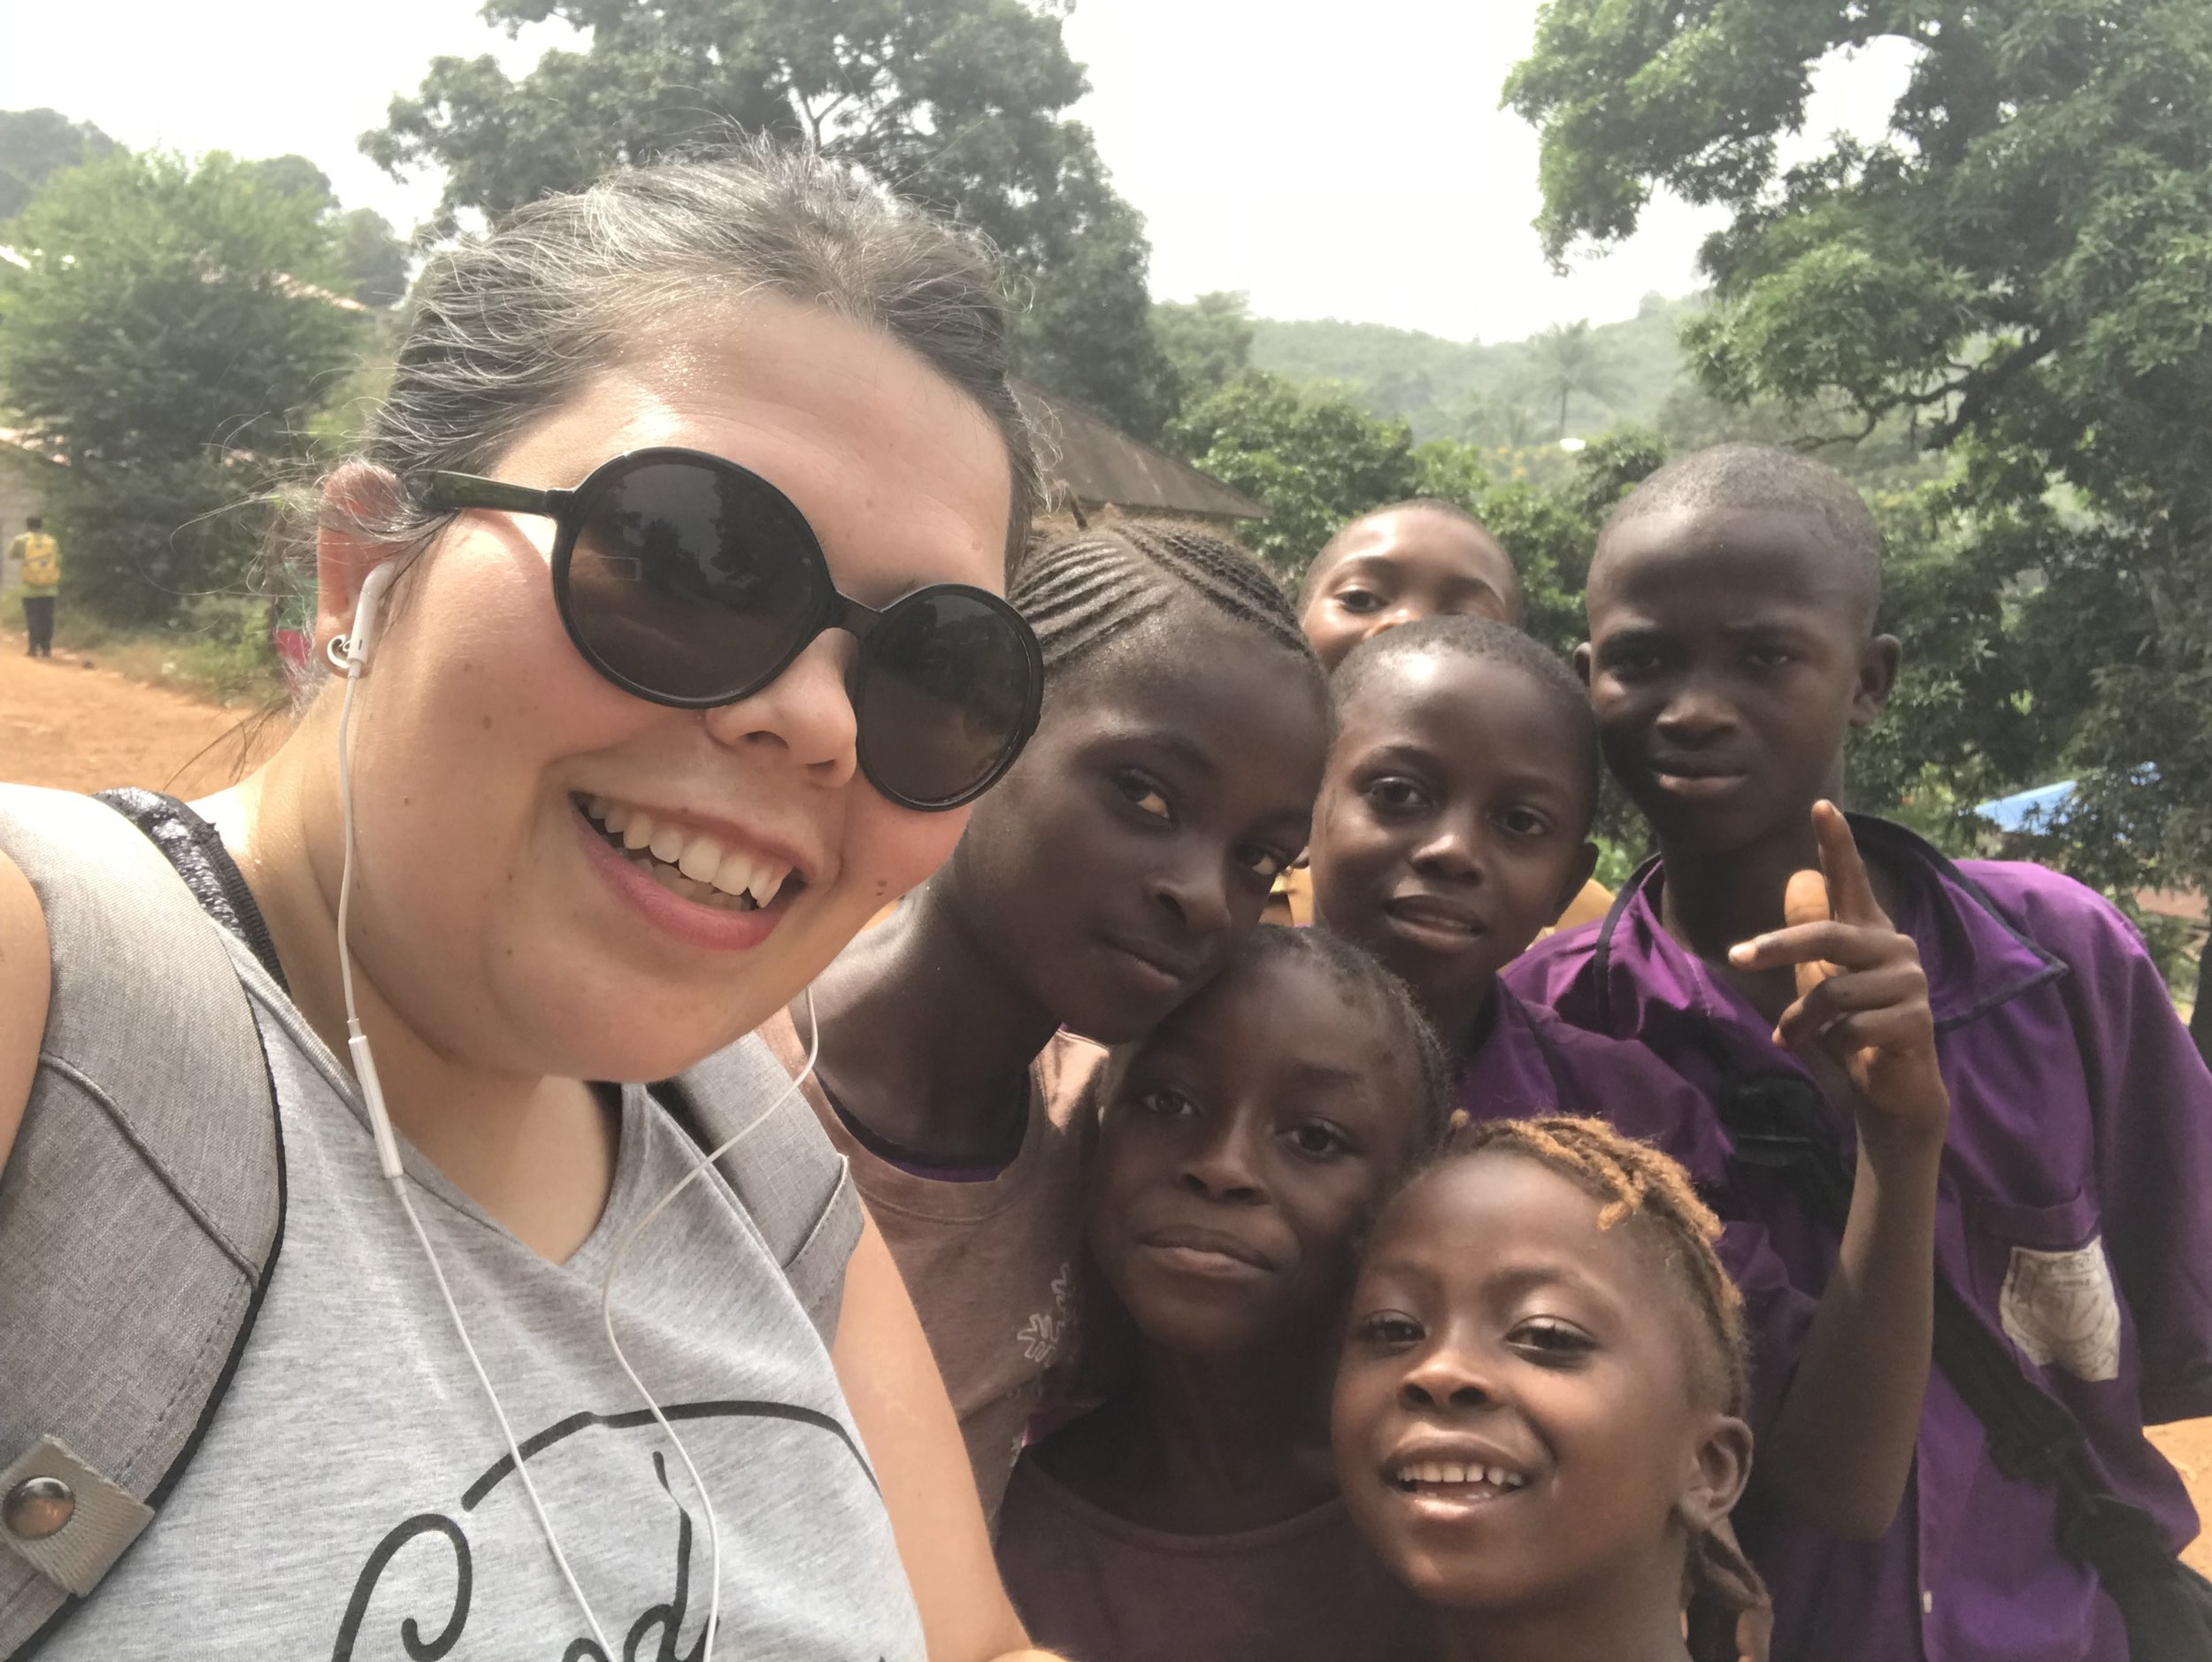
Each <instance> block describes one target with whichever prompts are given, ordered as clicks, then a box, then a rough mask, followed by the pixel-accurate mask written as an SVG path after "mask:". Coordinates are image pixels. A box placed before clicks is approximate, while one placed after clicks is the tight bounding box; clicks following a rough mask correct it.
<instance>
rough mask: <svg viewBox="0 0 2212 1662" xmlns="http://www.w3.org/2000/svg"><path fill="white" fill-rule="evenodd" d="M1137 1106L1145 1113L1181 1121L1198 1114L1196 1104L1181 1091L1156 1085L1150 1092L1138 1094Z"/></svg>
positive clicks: (1144, 1091)
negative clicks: (1187, 1116) (1183, 1118)
mask: <svg viewBox="0 0 2212 1662" xmlns="http://www.w3.org/2000/svg"><path fill="white" fill-rule="evenodd" d="M1137 1106H1138V1107H1140V1108H1141V1109H1143V1110H1144V1111H1145V1112H1147V1113H1151V1114H1161V1115H1164V1116H1165V1117H1167V1118H1170V1119H1180V1118H1182V1117H1184V1116H1186V1115H1189V1114H1194V1113H1196V1112H1198V1106H1197V1104H1194V1102H1192V1101H1191V1099H1190V1098H1189V1097H1187V1096H1184V1095H1183V1093H1182V1092H1181V1091H1179V1090H1176V1089H1173V1088H1172V1087H1170V1086H1166V1085H1156V1086H1154V1087H1153V1088H1152V1089H1150V1090H1143V1091H1139V1092H1138V1093H1137Z"/></svg>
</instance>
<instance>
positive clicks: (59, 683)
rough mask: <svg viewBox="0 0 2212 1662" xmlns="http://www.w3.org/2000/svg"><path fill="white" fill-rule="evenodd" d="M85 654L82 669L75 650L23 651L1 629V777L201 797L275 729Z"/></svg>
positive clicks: (263, 747) (266, 743)
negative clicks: (256, 726) (44, 654)
mask: <svg viewBox="0 0 2212 1662" xmlns="http://www.w3.org/2000/svg"><path fill="white" fill-rule="evenodd" d="M91 658H92V662H93V665H94V667H92V668H89V669H88V668H86V667H85V658H83V657H81V656H79V655H78V654H75V653H64V652H57V653H56V654H55V655H54V656H53V657H52V658H28V657H26V656H25V654H24V650H23V636H22V635H19V634H16V633H12V632H11V631H8V630H5V629H0V780H5V781H9V782H10V783H12V784H18V785H50V786H55V787H58V788H60V789H67V790H105V789H108V788H109V787H110V786H111V785H143V786H146V787H147V788H149V789H156V790H166V791H169V792H171V793H172V794H173V795H176V796H204V795H206V794H207V793H208V792H210V791H212V790H219V789H221V788H222V787H223V786H225V785H227V784H229V783H231V782H232V781H234V779H235V778H236V777H237V775H238V773H240V772H241V771H242V762H243V761H245V760H246V759H248V758H246V757H245V756H243V755H242V750H244V749H245V747H246V744H247V742H248V740H249V738H250V737H255V736H257V743H256V744H255V745H254V749H255V750H257V752H258V753H259V754H266V752H267V751H268V750H269V749H271V748H272V746H273V742H274V740H275V739H276V738H277V737H278V736H280V734H279V732H278V730H277V728H276V727H274V726H268V727H263V729H262V730H261V732H260V733H259V734H258V735H251V733H250V728H251V727H252V725H253V721H252V715H253V712H250V711H246V710H226V709H223V708H220V707H219V706H217V705H214V704H207V703H204V702H203V701H201V700H200V699H197V698H194V697H191V696H188V695H187V694H185V693H180V692H174V691H172V690H170V689H167V688H165V687H149V686H146V685H144V684H143V683H142V682H139V681H128V680H126V679H125V678H124V677H122V676H120V675H118V674H115V673H113V672H111V671H109V670H104V669H101V668H99V667H97V665H98V654H97V653H94V654H92V655H91ZM251 759H255V760H257V759H259V755H258V754H257V755H256V756H254V757H253V758H251Z"/></svg>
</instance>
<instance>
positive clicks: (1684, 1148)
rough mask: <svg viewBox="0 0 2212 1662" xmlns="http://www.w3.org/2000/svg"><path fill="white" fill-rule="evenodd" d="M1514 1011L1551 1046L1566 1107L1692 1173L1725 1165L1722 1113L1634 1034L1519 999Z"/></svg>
mask: <svg viewBox="0 0 2212 1662" xmlns="http://www.w3.org/2000/svg"><path fill="white" fill-rule="evenodd" d="M1505 996H1507V997H1509V998H1512V1000H1513V1013H1514V1015H1515V1016H1516V1017H1517V1018H1518V1019H1519V1020H1522V1021H1523V1022H1524V1023H1525V1027H1526V1031H1527V1033H1528V1035H1530V1037H1531V1039H1532V1040H1533V1042H1534V1043H1536V1044H1538V1045H1539V1046H1540V1047H1541V1048H1542V1050H1544V1052H1545V1057H1546V1060H1547V1061H1548V1064H1549V1065H1550V1071H1551V1072H1552V1073H1553V1075H1554V1083H1555V1088H1556V1090H1557V1093H1558V1102H1557V1104H1556V1105H1557V1107H1558V1108H1559V1109H1560V1111H1562V1112H1566V1113H1578V1114H1590V1115H1594V1116H1595V1117H1596V1118H1598V1119H1601V1120H1606V1121H1607V1122H1609V1124H1611V1125H1612V1126H1614V1127H1616V1128H1617V1129H1618V1130H1620V1131H1623V1132H1624V1133H1626V1134H1627V1135H1630V1136H1632V1137H1637V1138H1640V1139H1642V1140H1643V1141H1646V1142H1649V1143H1657V1144H1658V1145H1659V1146H1660V1147H1661V1148H1663V1149H1664V1150H1666V1151H1667V1152H1668V1153H1670V1154H1671V1155H1673V1156H1674V1158H1676V1159H1678V1160H1680V1161H1681V1162H1682V1163H1683V1164H1684V1165H1685V1166H1689V1167H1690V1168H1691V1169H1692V1170H1693V1171H1694V1172H1700V1173H1703V1172H1708V1171H1714V1170H1717V1169H1718V1168H1719V1166H1720V1165H1721V1163H1722V1160H1723V1157H1724V1152H1725V1150H1724V1144H1723V1143H1721V1142H1720V1140H1719V1119H1718V1116H1717V1114H1716V1112H1714V1109H1713V1107H1712V1104H1710V1103H1709V1101H1708V1100H1707V1099H1706V1097H1705V1095H1704V1093H1703V1092H1701V1091H1700V1090H1699V1089H1697V1087H1696V1086H1694V1085H1693V1084H1692V1083H1691V1082H1690V1081H1688V1080H1686V1079H1685V1078H1683V1076H1682V1075H1681V1074H1679V1073H1676V1072H1675V1071H1674V1070H1673V1069H1672V1068H1671V1067H1669V1066H1667V1065H1666V1063H1665V1062H1663V1061H1662V1060H1661V1059H1660V1058H1659V1057H1658V1056H1657V1055H1656V1054H1655V1052H1654V1051H1652V1050H1650V1049H1648V1048H1647V1047H1646V1046H1645V1045H1643V1044H1641V1043H1639V1042H1638V1041H1636V1040H1634V1039H1623V1038H1615V1037H1613V1036H1612V1035H1609V1034H1604V1033H1595V1032H1593V1031H1591V1030H1590V1029H1589V1028H1587V1027H1578V1026H1576V1025H1575V1024H1574V1023H1573V1022H1572V1021H1570V1020H1567V1019H1566V1018H1565V1017H1563V1016H1562V1015H1561V1014H1559V1012H1556V1011H1554V1010H1550V1009H1547V1008H1546V1007H1544V1006H1543V1005H1541V1004H1532V1003H1530V1002H1528V1001H1527V1000H1526V999H1525V998H1523V997H1517V996H1514V995H1513V993H1512V992H1511V990H1510V989H1506V990H1505Z"/></svg>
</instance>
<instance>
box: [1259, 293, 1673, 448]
mask: <svg viewBox="0 0 2212 1662" xmlns="http://www.w3.org/2000/svg"><path fill="white" fill-rule="evenodd" d="M1699 304H1700V302H1699V301H1698V300H1697V299H1696V298H1694V297H1693V298H1687V299H1681V300H1670V299H1667V298H1666V297H1665V296H1661V295H1656V294H1654V295H1649V296H1646V297H1645V300H1644V304H1643V309H1642V311H1641V312H1640V313H1639V314H1638V315H1637V316H1636V317H1634V318H1632V319H1629V320H1628V321H1627V322H1624V323H1607V324H1600V325H1597V326H1595V327H1591V328H1590V329H1589V330H1588V331H1587V335H1586V339H1584V340H1581V341H1579V342H1563V343H1556V342H1547V341H1546V338H1545V337H1544V336H1537V337H1535V338H1533V339H1531V340H1526V341H1504V342H1498V343H1496V344H1494V345H1486V344H1483V343H1481V342H1472V343H1470V342H1463V341H1447V340H1444V339H1442V338H1440V336H1437V335H1423V334H1421V333H1419V332H1418V331H1417V330H1413V329H1394V328H1392V327H1388V326H1387V325H1386V324H1380V323H1340V322H1338V321H1337V320H1336V319H1333V318H1331V319H1322V320H1320V321H1316V322H1281V321H1277V320H1275V319H1267V318H1255V319H1253V320H1252V325H1253V330H1254V337H1253V342H1252V363H1253V365H1254V366H1255V367H1256V368H1259V369H1266V370H1272V371H1275V372H1276V373H1279V374H1284V375H1291V376H1295V377H1298V378H1300V379H1325V380H1330V381H1345V382H1348V383H1349V384H1350V385H1351V386H1353V387H1355V388H1356V389H1358V390H1359V391H1360V393H1361V394H1362V395H1363V398H1364V401H1365V402H1366V404H1368V406H1369V407H1370V408H1371V410H1373V411H1374V412H1375V413H1377V414H1379V415H1393V416H1402V417H1404V418H1405V419H1406V420H1408V421H1409V422H1410V423H1411V424H1412V426H1413V431H1414V436H1415V437H1416V438H1418V439H1432V438H1447V437H1448V438H1464V439H1470V440H1473V441H1475V442H1479V443H1485V444H1512V445H1519V444H1527V443H1533V442H1542V441H1544V440H1548V439H1551V438H1555V437H1557V436H1559V415H1560V394H1561V391H1562V381H1563V380H1566V381H1570V382H1571V383H1576V384H1575V385H1574V386H1573V389H1572V390H1571V391H1569V394H1568V399H1567V419H1566V431H1567V432H1568V433H1570V434H1584V435H1589V434H1595V433H1599V432H1602V431H1603V430H1604V429H1605V428H1607V427H1614V426H1617V425H1619V424H1621V423H1624V422H1650V421H1653V420H1655V419H1656V418H1657V416H1658V414H1659V410H1660V406H1661V404H1663V402H1664V401H1665V399H1666V397H1667V395H1668V394H1669V392H1671V390H1672V389H1674V388H1675V386H1676V384H1677V382H1678V378H1679V376H1680V374H1681V369H1682V357H1681V351H1680V349H1679V348H1678V346H1677V344H1676V340H1675V335H1676V331H1677V329H1678V327H1680V325H1681V323H1682V320H1683V319H1685V318H1686V317H1687V316H1689V315H1690V314H1691V313H1692V312H1694V311H1695V310H1696V309H1697V307H1698V305H1699ZM1568 365H1572V366H1573V373H1566V370H1567V366H1568Z"/></svg>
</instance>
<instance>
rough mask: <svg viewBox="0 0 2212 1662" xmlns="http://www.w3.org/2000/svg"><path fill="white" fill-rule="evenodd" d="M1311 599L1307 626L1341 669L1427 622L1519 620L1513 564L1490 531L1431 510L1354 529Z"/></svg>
mask: <svg viewBox="0 0 2212 1662" xmlns="http://www.w3.org/2000/svg"><path fill="white" fill-rule="evenodd" d="M1329 558H1330V561H1331V564H1330V566H1329V567H1328V569H1327V570H1326V571H1325V573H1323V574H1322V576H1321V578H1320V580H1319V581H1317V582H1316V583H1315V584H1314V586H1313V591H1312V593H1311V594H1310V596H1308V597H1307V600H1306V604H1305V610H1304V612H1303V613H1302V615H1301V616H1300V618H1299V619H1298V622H1299V627H1302V628H1303V629H1304V630H1305V632H1306V638H1307V639H1308V640H1309V641H1311V642H1313V650H1315V651H1316V652H1317V653H1319V654H1320V657H1321V661H1322V662H1323V663H1324V664H1325V665H1327V666H1329V667H1330V668H1331V669H1334V668H1335V667H1336V666H1338V665H1339V664H1340V663H1342V662H1343V661H1344V656H1345V654H1346V653H1348V652H1349V651H1350V650H1352V649H1353V648H1354V647H1356V646H1357V645H1358V644H1359V643H1360V642H1362V641H1364V640H1365V639H1367V637H1368V636H1370V635H1380V634H1381V633H1382V632H1383V631H1384V630H1385V629H1390V628H1395V627H1397V626H1398V625H1399V624H1402V623H1417V622H1418V621H1419V620H1420V619H1423V618H1441V617H1454V616H1460V617H1472V618H1494V619H1497V620H1498V621H1499V622H1500V623H1511V622H1514V621H1515V620H1516V619H1517V615H1518V612H1519V610H1520V607H1519V602H1518V599H1517V596H1518V594H1519V589H1518V587H1517V580H1516V579H1515V577H1514V574H1513V562H1512V561H1511V560H1510V559H1509V558H1506V552H1505V550H1503V549H1502V548H1501V547H1499V546H1498V542H1497V540H1496V539H1495V538H1494V537H1493V536H1491V535H1490V534H1489V533H1488V532H1486V531H1483V530H1480V529H1479V528H1477V527H1474V526H1471V525H1468V524H1466V523H1465V522H1463V521H1462V520H1459V519H1454V518H1452V517H1451V516H1450V515H1449V514H1442V513H1436V512H1430V511H1428V510H1425V509H1417V508H1409V509H1401V510H1399V511H1398V512H1394V513H1378V514H1374V515H1371V516H1370V517H1369V518H1368V519H1363V520H1362V521H1361V522H1360V523H1359V524H1357V525H1356V526H1354V527H1351V528H1350V529H1349V530H1348V531H1347V532H1346V533H1345V534H1344V536H1343V538H1342V539H1341V540H1340V542H1339V543H1338V545H1337V547H1336V548H1335V549H1334V550H1332V552H1331V554H1330V556H1329Z"/></svg>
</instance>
